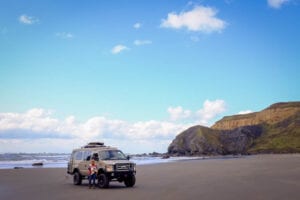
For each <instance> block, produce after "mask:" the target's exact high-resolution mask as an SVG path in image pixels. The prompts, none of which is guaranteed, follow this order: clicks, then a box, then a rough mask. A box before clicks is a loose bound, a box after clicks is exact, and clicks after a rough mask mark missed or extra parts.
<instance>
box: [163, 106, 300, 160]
mask: <svg viewBox="0 0 300 200" xmlns="http://www.w3.org/2000/svg"><path fill="white" fill-rule="evenodd" d="M295 152H300V102H287V103H276V104H273V105H271V106H270V107H268V108H266V109H264V110H262V111H260V112H255V113H250V114H245V115H234V116H226V117H224V118H223V119H221V120H220V121H218V122H216V123H215V124H214V125H213V126H212V127H211V128H208V127H204V126H194V127H191V128H189V129H187V130H185V131H183V132H182V133H180V134H179V135H178V136H177V137H176V138H175V139H174V140H173V141H172V143H171V144H170V145H169V147H168V153H169V154H171V155H226V154H256V153H295Z"/></svg>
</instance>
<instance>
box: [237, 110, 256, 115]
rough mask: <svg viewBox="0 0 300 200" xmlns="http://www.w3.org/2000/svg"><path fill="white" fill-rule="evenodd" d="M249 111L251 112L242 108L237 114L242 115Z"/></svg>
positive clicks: (249, 111) (250, 111)
mask: <svg viewBox="0 0 300 200" xmlns="http://www.w3.org/2000/svg"><path fill="white" fill-rule="evenodd" d="M249 113H253V111H252V110H242V111H240V112H238V115H244V114H249Z"/></svg>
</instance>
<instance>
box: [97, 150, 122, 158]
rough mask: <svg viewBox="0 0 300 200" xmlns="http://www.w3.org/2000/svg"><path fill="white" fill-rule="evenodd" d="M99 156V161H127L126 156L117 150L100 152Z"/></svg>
mask: <svg viewBox="0 0 300 200" xmlns="http://www.w3.org/2000/svg"><path fill="white" fill-rule="evenodd" d="M99 156H100V159H101V160H127V158H126V156H125V155H124V154H123V153H122V151H119V150H106V151H100V152H99Z"/></svg>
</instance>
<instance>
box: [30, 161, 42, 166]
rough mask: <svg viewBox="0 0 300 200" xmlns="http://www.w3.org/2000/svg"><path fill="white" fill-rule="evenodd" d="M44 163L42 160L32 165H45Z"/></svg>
mask: <svg viewBox="0 0 300 200" xmlns="http://www.w3.org/2000/svg"><path fill="white" fill-rule="evenodd" d="M43 165H44V163H42V162H36V163H32V166H43Z"/></svg>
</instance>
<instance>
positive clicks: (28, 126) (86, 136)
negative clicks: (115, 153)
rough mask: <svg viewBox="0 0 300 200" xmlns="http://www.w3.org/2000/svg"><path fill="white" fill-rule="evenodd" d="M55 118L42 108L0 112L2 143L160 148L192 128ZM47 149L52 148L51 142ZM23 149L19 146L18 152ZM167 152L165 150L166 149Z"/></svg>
mask: <svg viewBox="0 0 300 200" xmlns="http://www.w3.org/2000/svg"><path fill="white" fill-rule="evenodd" d="M53 115H54V113H53V112H52V111H49V110H45V109H39V108H34V109H31V110H29V111H27V112H25V113H0V143H1V141H2V142H3V143H5V142H6V143H10V142H11V143H14V142H16V141H19V142H22V143H26V144H27V142H28V140H32V142H33V143H34V142H36V146H40V145H38V142H37V140H38V141H42V142H43V141H60V142H61V143H63V141H64V140H65V141H66V144H68V145H69V147H70V144H69V141H77V142H76V143H78V141H82V143H81V145H83V144H84V143H87V142H88V141H97V140H99V141H114V142H115V143H120V142H121V141H127V142H130V143H131V142H133V143H136V144H138V143H140V142H143V141H147V142H148V143H149V144H150V143H151V141H152V143H154V145H152V146H156V147H158V145H157V144H160V143H166V141H168V142H169V141H171V140H172V139H174V137H175V136H176V135H177V134H178V133H180V132H182V131H183V130H185V129H186V128H188V127H189V126H191V125H190V124H179V123H172V122H168V121H155V120H150V121H138V122H134V123H130V122H126V121H123V120H117V119H107V118H105V117H101V116H96V117H92V118H90V119H88V120H86V121H84V122H80V121H77V120H76V119H75V117H74V116H68V117H66V118H65V119H64V120H59V119H56V118H55V117H53ZM9 141H10V142H9ZM168 142H167V143H168ZM155 143H157V144H155ZM149 144H148V145H149ZM27 145H28V144H27ZM45 146H47V147H48V148H50V147H52V145H51V144H50V143H49V144H47V145H45ZM3 148H4V147H3ZM7 148H9V146H7ZM22 148H23V147H20V149H19V150H22ZM24 148H25V147H24ZM26 148H29V147H28V146H27V147H26ZM45 148H46V147H45ZM159 148H160V149H161V148H162V147H159ZM127 149H128V150H127V151H130V150H131V152H135V151H138V150H137V149H135V148H134V147H131V148H128V147H127ZM164 149H165V150H164V151H166V149H167V146H165V147H164ZM53 151H55V150H53ZM69 151H70V150H69ZM140 151H141V149H140ZM143 151H144V152H145V151H146V152H147V149H143ZM148 151H149V150H148Z"/></svg>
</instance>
